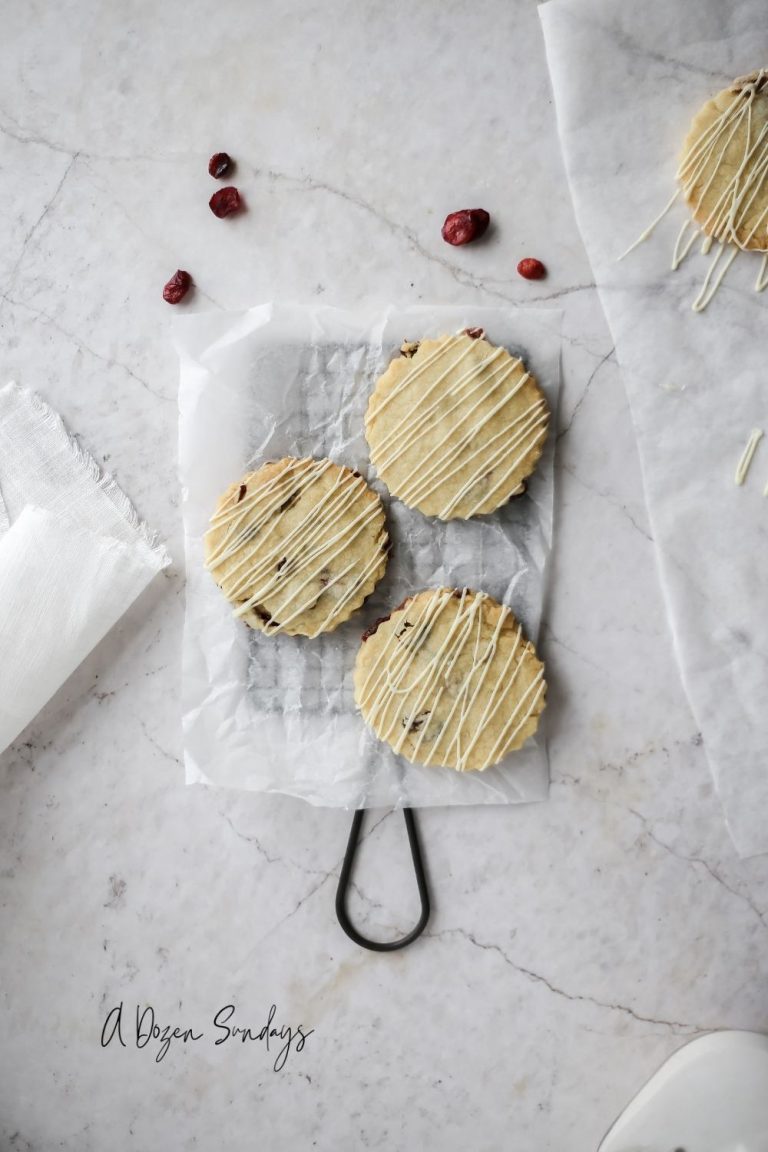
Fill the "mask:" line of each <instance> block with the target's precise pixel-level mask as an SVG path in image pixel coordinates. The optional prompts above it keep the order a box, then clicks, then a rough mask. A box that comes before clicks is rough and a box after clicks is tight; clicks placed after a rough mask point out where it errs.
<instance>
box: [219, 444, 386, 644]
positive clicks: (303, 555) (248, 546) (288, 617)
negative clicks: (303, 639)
mask: <svg viewBox="0 0 768 1152" xmlns="http://www.w3.org/2000/svg"><path fill="white" fill-rule="evenodd" d="M203 548H204V555H205V566H206V568H207V569H208V571H209V572H211V574H212V576H213V578H214V580H215V581H216V583H217V584H218V585H219V587H220V588H221V590H222V592H223V593H224V595H225V596H226V597H227V599H228V600H229V601H230V603H232V604H233V605H234V614H235V616H238V617H240V618H241V619H243V620H244V621H245V623H246V624H248V625H249V626H250V627H251V628H254V629H257V630H258V631H260V632H264V633H265V634H266V635H268V636H274V635H277V634H278V633H280V632H284V633H286V634H287V635H289V636H318V635H320V634H321V633H323V632H332V631H333V630H334V629H335V628H337V627H338V626H339V625H340V624H342V623H343V622H344V621H345V620H348V619H349V617H350V616H351V615H352V614H353V613H354V612H355V611H357V609H358V608H359V607H360V606H361V604H362V603H363V601H364V600H365V599H366V597H367V596H369V595H370V594H371V592H372V591H373V590H374V588H375V587H376V584H377V583H378V582H379V580H380V579H381V577H382V576H383V575H384V572H385V570H386V566H387V557H388V554H389V536H388V533H387V527H386V518H385V514H384V508H383V507H382V504H381V501H380V499H379V497H378V496H377V494H376V493H375V492H374V491H373V490H372V489H371V488H370V487H369V486H368V485H367V484H366V482H365V480H364V479H363V477H362V476H361V475H360V474H359V473H358V472H353V471H352V470H351V469H349V468H346V467H345V466H344V465H341V464H336V463H334V462H333V461H331V460H326V459H322V460H315V459H311V458H304V459H296V458H294V457H291V456H286V457H283V459H281V460H270V461H268V462H267V463H265V464H262V466H261V467H260V468H258V469H257V470H256V471H254V472H247V473H246V474H245V475H244V476H243V477H242V478H241V479H240V480H238V481H236V482H235V483H234V484H230V486H229V487H228V488H227V490H226V491H225V492H224V493H223V495H222V496H221V498H220V500H219V502H218V505H217V507H216V511H215V512H214V514H213V516H212V517H211V527H210V528H209V529H208V531H207V532H206V534H205V537H204V542H203Z"/></svg>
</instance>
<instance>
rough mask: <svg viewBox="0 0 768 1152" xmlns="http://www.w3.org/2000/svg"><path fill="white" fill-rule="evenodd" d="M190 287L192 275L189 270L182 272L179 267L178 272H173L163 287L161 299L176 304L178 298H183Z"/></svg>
mask: <svg viewBox="0 0 768 1152" xmlns="http://www.w3.org/2000/svg"><path fill="white" fill-rule="evenodd" d="M191 287H192V277H191V276H190V274H189V272H183V271H182V270H181V268H179V270H178V272H175V273H174V275H173V276H171V278H170V280H169V281H168V283H167V284H166V286H165V288H163V300H165V301H166V302H167V303H168V304H178V303H179V301H180V300H183V299H184V297H185V296H186V294H187V292H189V290H190V288H191Z"/></svg>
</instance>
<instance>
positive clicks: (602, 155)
mask: <svg viewBox="0 0 768 1152" xmlns="http://www.w3.org/2000/svg"><path fill="white" fill-rule="evenodd" d="M539 11H540V15H541V20H542V24H543V28H544V34H545V40H546V47H547V58H548V61H549V66H550V71H551V76H552V84H553V87H554V92H555V100H556V107H557V118H558V126H559V131H560V137H561V142H562V146H563V152H564V157H565V164H566V169H567V172H568V177H569V180H570V185H571V191H572V194H573V200H574V206H575V209H576V216H577V219H578V223H579V227H580V229H581V233H582V236H583V238H584V243H585V245H586V248H587V252H588V254H589V257H590V259H591V262H592V267H593V269H594V274H595V279H596V281H597V285H598V288H599V290H600V296H601V299H602V303H603V307H604V309H605V312H606V316H607V318H608V322H609V324H610V327H611V331H612V333H613V337H614V340H615V343H616V353H617V356H618V360H619V364H620V365H621V368H622V370H623V378H624V383H625V385H626V388H627V392H628V394H629V399H630V404H631V408H632V416H633V420H634V423H635V428H636V431H637V438H638V444H639V448H640V457H641V463H642V468H643V476H644V482H645V489H646V496H647V499H648V505H649V512H650V519H651V524H652V527H653V535H654V540H655V543H656V549H657V556H658V561H659V566H660V571H661V577H662V584H663V589H664V594H665V598H666V603H667V608H668V611H669V616H670V620H671V624H672V631H673V635H674V641H675V646H676V650H677V656H678V659H679V662H680V667H681V670H682V675H683V680H684V683H685V687H686V689H687V692H688V696H689V699H690V702H691V706H692V708H693V711H694V714H695V716H696V719H697V722H698V724H699V726H700V728H701V731H702V734H703V737H704V747H705V749H706V752H707V756H708V759H709V763H710V766H711V769H712V774H713V776H714V780H715V783H716V786H717V789H718V792H719V795H720V797H721V799H722V803H723V806H724V811H725V815H726V819H727V822H728V827H729V830H730V833H731V835H732V838H733V840H734V843H735V846H736V848H737V850H738V852H739V853H740V854H741V855H744V856H749V855H755V854H758V853H762V852H766V851H768V602H767V599H766V569H767V563H766V562H768V499H765V498H764V496H763V488H764V486H765V484H766V482H767V481H768V444H767V443H766V442H765V441H764V442H763V443H762V444H761V445H760V446H759V447H758V450H757V453H756V455H755V458H754V461H753V464H752V469H751V472H750V474H749V476H748V478H747V482H746V483H745V485H744V486H743V487H741V488H739V487H736V486H735V484H734V473H735V470H736V465H737V463H738V460H739V457H740V455H741V452H742V450H743V448H744V446H745V444H746V442H747V439H748V437H749V434H750V431H751V429H752V428H753V427H759V428H764V429H767V430H768V371H767V370H766V356H765V352H766V339H765V331H766V321H767V320H768V293H764V294H762V295H758V294H756V293H755V292H754V291H753V290H752V289H753V284H754V282H755V279H756V276H757V273H758V268H759V266H760V260H761V258H760V256H759V255H758V254H755V253H742V254H740V255H739V256H738V258H737V259H736V261H735V263H734V264H733V266H732V268H731V269H730V270H729V272H728V275H727V277H726V279H725V281H724V284H723V287H722V288H721V289H720V291H719V292H718V294H717V295H716V296H715V297H714V299H713V301H712V303H711V304H710V305H709V307H708V308H707V310H706V311H704V312H702V313H698V314H697V313H694V312H693V311H692V310H691V304H692V301H693V300H694V298H695V297H696V295H697V293H698V291H699V288H700V287H701V284H702V282H703V279H704V276H705V274H706V270H707V268H708V259H711V256H710V257H706V256H704V255H703V254H700V253H699V249H698V247H697V248H696V249H695V253H692V254H691V256H689V257H688V259H687V260H686V261H685V262H684V263H683V265H682V267H681V268H680V269H679V270H678V271H677V272H674V273H673V272H671V271H670V262H671V255H672V249H673V247H674V243H675V239H676V237H677V234H678V232H679V230H680V227H681V225H682V223H683V221H684V220H685V219H686V216H687V211H686V208H685V206H684V205H683V204H682V203H678V204H676V205H675V206H674V208H673V209H672V211H670V213H669V215H668V216H667V217H666V218H665V219H664V220H662V221H661V223H660V224H659V225H658V227H657V228H656V231H655V232H654V234H653V235H652V236H651V237H650V239H648V240H647V241H645V242H644V243H643V244H641V245H640V247H639V248H638V249H637V250H636V251H635V252H633V253H631V254H630V255H629V256H627V257H626V258H625V259H624V260H622V261H621V262H618V257H619V256H620V255H621V253H622V252H624V250H625V249H626V248H627V247H628V246H629V245H630V244H631V243H632V242H633V241H634V240H635V239H636V238H637V237H638V236H639V234H640V233H641V232H642V231H643V230H644V229H645V227H646V226H647V225H649V224H650V223H651V221H652V220H653V219H654V218H655V217H656V216H657V215H658V213H659V212H660V211H661V210H662V208H663V207H664V205H665V204H666V203H667V201H668V200H669V198H670V196H671V195H672V193H673V192H674V190H675V179H674V175H675V171H676V168H677V164H678V158H679V155H680V151H681V148H682V143H683V140H684V139H685V136H686V133H687V131H688V127H689V125H690V122H691V120H692V118H693V116H694V114H695V113H696V111H697V110H698V108H699V107H700V105H701V104H703V103H704V102H705V101H706V100H707V99H709V98H710V97H711V96H713V95H714V94H715V93H716V92H718V91H719V90H720V89H722V88H725V87H727V86H728V85H729V84H730V82H731V81H732V80H733V79H734V78H736V77H738V76H743V75H744V74H746V73H749V72H752V71H754V70H755V69H757V68H760V67H765V65H766V62H767V61H768V23H767V22H766V8H765V4H764V3H763V2H762V0H742V2H740V3H738V2H736V3H733V2H732V3H728V4H723V3H722V2H721V0H696V2H695V3H693V2H692V0H691V2H689V3H670V0H644V3H642V4H637V3H634V2H633V0H552V2H551V3H548V4H546V5H544V6H543V7H542V8H540V9H539ZM627 658H628V659H631V649H629V650H628V652H627ZM648 675H649V676H653V668H649V669H648ZM651 735H652V734H651ZM670 770H671V771H674V760H672V761H671V762H670Z"/></svg>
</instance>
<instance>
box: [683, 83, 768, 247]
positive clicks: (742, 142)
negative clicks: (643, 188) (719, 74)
mask: <svg viewBox="0 0 768 1152" xmlns="http://www.w3.org/2000/svg"><path fill="white" fill-rule="evenodd" d="M677 176H678V180H679V182H680V184H681V186H682V190H683V196H684V197H685V200H686V203H687V204H688V205H689V206H690V208H691V212H692V214H693V218H694V220H695V221H696V223H697V224H698V226H699V228H700V230H701V231H702V232H704V233H705V234H706V235H707V236H712V237H713V238H714V239H715V240H719V241H722V242H724V243H731V244H735V245H736V246H737V247H738V248H749V249H757V250H758V251H761V252H764V251H766V249H768V71H766V70H760V71H759V72H753V73H752V74H751V75H749V76H743V77H741V79H739V80H735V81H734V82H733V84H731V86H730V88H725V89H723V91H722V92H718V93H717V95H716V96H714V97H713V98H712V99H711V100H708V101H707V103H706V104H704V105H703V107H702V108H701V109H700V110H699V111H698V113H697V114H696V116H695V117H694V119H693V123H692V124H691V127H690V130H689V132H688V136H687V137H686V140H685V143H684V145H683V156H682V159H681V162H680V167H679V169H678V173H677Z"/></svg>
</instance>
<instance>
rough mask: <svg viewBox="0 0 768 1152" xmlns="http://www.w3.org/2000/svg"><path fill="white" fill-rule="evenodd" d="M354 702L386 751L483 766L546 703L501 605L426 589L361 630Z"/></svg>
mask: <svg viewBox="0 0 768 1152" xmlns="http://www.w3.org/2000/svg"><path fill="white" fill-rule="evenodd" d="M354 683H355V702H356V704H357V707H358V709H359V710H360V712H361V714H362V716H363V719H364V720H365V722H366V724H368V726H369V727H370V728H371V729H372V730H373V732H374V733H375V734H376V736H377V737H378V738H379V739H380V740H383V741H384V742H385V743H387V744H389V746H390V747H391V748H392V749H393V751H395V752H397V753H399V754H400V755H402V756H404V757H405V758H406V759H407V760H410V761H412V762H413V763H417V764H424V765H442V766H444V767H447V768H454V769H456V770H457V771H461V772H471V771H475V772H478V771H484V770H485V769H486V768H490V767H491V766H492V765H493V764H497V763H498V762H499V761H500V760H503V759H504V757H505V756H507V755H508V754H509V753H510V752H512V751H514V750H515V749H517V748H521V747H522V745H523V744H524V743H525V742H526V740H528V739H529V737H531V736H532V735H533V734H534V732H535V731H536V729H537V728H538V724H539V718H540V716H541V713H542V712H543V710H544V707H545V704H546V681H545V679H544V665H543V663H542V662H541V661H540V660H539V658H538V656H537V654H536V649H535V648H534V646H533V644H532V643H531V642H530V640H527V639H526V637H525V636H524V635H523V630H522V626H521V625H520V623H519V622H518V620H517V619H516V618H515V616H514V614H513V613H512V611H511V610H510V609H509V608H507V606H506V605H503V604H499V603H498V602H497V601H496V600H493V599H492V598H491V597H490V596H488V595H487V594H486V593H484V592H472V591H469V590H468V589H464V590H463V591H459V590H457V589H453V588H429V589H426V590H425V591H423V592H419V593H417V594H416V595H415V596H411V597H409V598H408V599H407V600H405V601H404V602H403V603H402V604H401V605H400V606H399V607H398V608H395V609H394V610H393V611H392V613H391V614H390V615H389V616H386V617H383V618H382V619H380V620H377V621H376V624H375V625H374V626H373V628H371V629H369V630H368V632H366V633H364V635H363V642H362V644H361V646H360V650H359V652H358V654H357V660H356V663H355V674H354Z"/></svg>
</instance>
